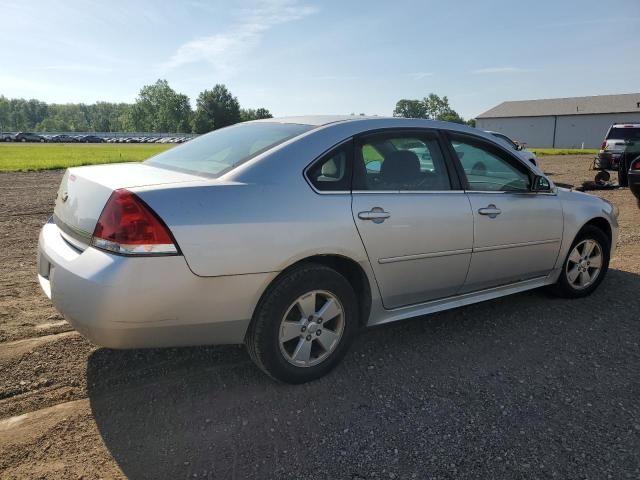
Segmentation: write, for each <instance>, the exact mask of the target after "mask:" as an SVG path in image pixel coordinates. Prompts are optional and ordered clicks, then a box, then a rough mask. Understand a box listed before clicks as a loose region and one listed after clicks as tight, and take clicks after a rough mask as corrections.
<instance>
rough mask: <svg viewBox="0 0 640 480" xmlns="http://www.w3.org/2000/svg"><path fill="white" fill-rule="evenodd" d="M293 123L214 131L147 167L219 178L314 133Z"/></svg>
mask: <svg viewBox="0 0 640 480" xmlns="http://www.w3.org/2000/svg"><path fill="white" fill-rule="evenodd" d="M312 128H313V127H312V126H311V125H299V124H293V123H276V122H260V123H240V124H236V125H233V126H230V127H226V128H221V129H219V130H214V131H213V132H210V133H207V134H206V135H202V136H200V137H198V138H195V139H193V140H190V141H189V142H187V143H184V144H182V145H180V146H178V147H174V148H172V149H171V150H167V151H166V152H163V153H160V154H158V155H156V156H154V157H152V158H150V159H149V160H147V161H146V162H145V163H148V164H150V165H154V166H158V167H163V168H169V169H172V170H179V171H182V172H187V173H195V174H197V175H206V176H213V177H218V176H220V175H223V174H224V173H226V172H228V171H229V170H231V169H233V168H234V167H236V166H238V165H240V164H241V163H243V162H246V161H247V160H249V159H250V158H252V157H255V156H256V155H259V154H260V153H263V152H265V151H267V150H269V149H271V148H273V147H275V146H276V145H279V144H280V143H283V142H285V141H287V140H289V139H291V138H293V137H296V136H298V135H301V134H303V133H304V132H307V131H309V130H311V129H312Z"/></svg>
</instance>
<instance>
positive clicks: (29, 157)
mask: <svg viewBox="0 0 640 480" xmlns="http://www.w3.org/2000/svg"><path fill="white" fill-rule="evenodd" d="M172 146H173V145H171V144H158V145H157V144H135V143H134V144H122V143H114V144H111V143H108V144H83V143H78V144H75V143H53V144H51V143H45V144H40V143H32V144H24V143H0V172H18V171H28V170H52V169H55V168H67V167H77V166H79V165H95V164H99V163H118V162H140V161H142V160H146V159H147V158H149V157H151V156H153V155H155V154H156V153H160V152H162V151H164V150H167V149H169V148H171V147H172ZM371 150H372V151H371V152H369V153H370V155H371V156H373V155H374V154H375V151H373V149H371ZM530 150H531V151H533V152H534V153H535V154H536V155H538V156H544V155H580V154H582V155H584V154H594V155H595V154H596V153H598V150H589V149H584V150H580V149H569V148H531V149H530Z"/></svg>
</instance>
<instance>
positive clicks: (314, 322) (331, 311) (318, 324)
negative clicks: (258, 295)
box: [278, 290, 345, 367]
mask: <svg viewBox="0 0 640 480" xmlns="http://www.w3.org/2000/svg"><path fill="white" fill-rule="evenodd" d="M344 325H345V319H344V308H343V307H342V304H341V303H340V301H339V300H338V298H337V297H336V296H335V295H333V294H332V293H330V292H327V291H324V290H314V291H311V292H309V293H305V294H304V295H302V296H300V297H298V299H296V300H295V301H294V302H293V303H292V304H291V305H290V306H289V308H288V309H287V312H286V314H285V315H284V318H283V319H282V322H281V323H280V330H279V337H278V339H279V343H280V352H281V353H282V355H283V356H284V358H285V359H286V360H287V361H288V362H289V363H291V364H292V365H295V366H297V367H312V366H314V365H317V364H319V363H321V362H323V361H324V360H326V359H327V358H328V357H329V356H330V355H331V353H333V351H334V350H335V349H336V347H337V346H338V344H339V343H340V339H341V338H342V334H343V332H344Z"/></svg>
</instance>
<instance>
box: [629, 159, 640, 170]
mask: <svg viewBox="0 0 640 480" xmlns="http://www.w3.org/2000/svg"><path fill="white" fill-rule="evenodd" d="M631 170H640V157H638V158H636V159H635V160H634V161H633V163H632V164H631Z"/></svg>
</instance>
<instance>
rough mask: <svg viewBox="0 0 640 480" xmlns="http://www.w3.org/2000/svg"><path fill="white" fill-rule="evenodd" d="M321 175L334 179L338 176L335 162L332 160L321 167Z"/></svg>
mask: <svg viewBox="0 0 640 480" xmlns="http://www.w3.org/2000/svg"><path fill="white" fill-rule="evenodd" d="M321 173H322V175H323V176H325V177H335V176H337V175H338V166H337V165H336V161H335V160H334V159H333V158H332V159H330V160H329V161H328V162H325V163H324V164H323V165H322V171H321Z"/></svg>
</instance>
